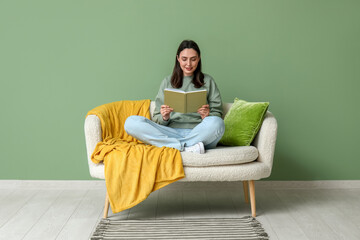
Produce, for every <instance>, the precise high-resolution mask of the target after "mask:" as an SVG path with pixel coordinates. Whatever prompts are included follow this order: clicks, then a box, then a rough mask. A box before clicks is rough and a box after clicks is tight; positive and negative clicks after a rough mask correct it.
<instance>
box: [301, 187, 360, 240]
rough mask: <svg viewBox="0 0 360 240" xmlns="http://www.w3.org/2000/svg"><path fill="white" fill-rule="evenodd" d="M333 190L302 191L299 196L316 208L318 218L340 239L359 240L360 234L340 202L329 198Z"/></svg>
mask: <svg viewBox="0 0 360 240" xmlns="http://www.w3.org/2000/svg"><path fill="white" fill-rule="evenodd" d="M331 191H333V190H332V189H318V190H316V191H314V190H302V191H301V194H300V193H298V196H299V197H301V198H303V199H304V200H305V201H306V202H307V204H308V205H311V204H312V205H313V206H314V211H315V213H317V215H318V218H320V219H321V220H322V221H323V222H325V223H326V224H327V225H329V226H330V228H331V229H333V231H334V232H335V233H336V235H337V236H338V239H346V240H358V239H360V232H359V229H358V228H357V226H356V225H355V224H354V223H353V222H352V221H351V220H350V219H349V218H348V217H347V216H345V214H344V212H343V211H342V210H340V209H339V208H338V207H337V205H338V203H337V202H338V201H337V200H334V199H331V198H330V197H329V192H331Z"/></svg>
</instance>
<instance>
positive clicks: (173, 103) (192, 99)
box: [164, 88, 207, 113]
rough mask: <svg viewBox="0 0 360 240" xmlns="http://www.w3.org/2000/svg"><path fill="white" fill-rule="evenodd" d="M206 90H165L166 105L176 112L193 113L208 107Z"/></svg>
mask: <svg viewBox="0 0 360 240" xmlns="http://www.w3.org/2000/svg"><path fill="white" fill-rule="evenodd" d="M206 93H207V91H206V90H198V91H190V92H184V91H182V90H178V89H172V88H165V89H164V104H165V105H168V106H170V107H171V108H173V109H174V112H180V113H192V112H197V110H198V109H199V108H200V107H202V105H206V95H207V94H206Z"/></svg>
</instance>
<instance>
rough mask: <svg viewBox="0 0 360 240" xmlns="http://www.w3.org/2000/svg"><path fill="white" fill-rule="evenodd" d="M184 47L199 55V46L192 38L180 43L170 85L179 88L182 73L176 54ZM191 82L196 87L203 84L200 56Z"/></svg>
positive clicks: (178, 53) (178, 54) (181, 83)
mask: <svg viewBox="0 0 360 240" xmlns="http://www.w3.org/2000/svg"><path fill="white" fill-rule="evenodd" d="M186 48H191V49H194V50H195V51H196V52H197V54H198V55H199V57H200V49H199V46H198V45H197V44H196V42H194V41H192V40H184V41H182V42H181V43H180V45H179V48H178V50H177V53H176V57H175V66H174V70H173V73H172V76H171V85H172V86H173V87H174V88H181V87H182V85H183V77H184V73H183V71H182V69H181V67H180V64H179V62H178V60H177V56H180V52H181V51H182V50H184V49H186ZM192 83H193V84H194V85H195V87H196V88H199V87H201V86H203V85H204V74H203V73H202V72H201V58H200V60H199V63H198V65H197V68H196V69H195V71H194V74H193V78H192Z"/></svg>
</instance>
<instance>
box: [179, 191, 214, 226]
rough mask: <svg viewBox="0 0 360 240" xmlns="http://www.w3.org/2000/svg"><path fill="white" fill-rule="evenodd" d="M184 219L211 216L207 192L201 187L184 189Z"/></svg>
mask: <svg viewBox="0 0 360 240" xmlns="http://www.w3.org/2000/svg"><path fill="white" fill-rule="evenodd" d="M183 201H184V219H186V218H211V217H212V215H211V212H210V207H209V204H208V202H207V198H206V193H205V191H204V190H201V189H199V188H194V189H193V190H191V189H184V190H183Z"/></svg>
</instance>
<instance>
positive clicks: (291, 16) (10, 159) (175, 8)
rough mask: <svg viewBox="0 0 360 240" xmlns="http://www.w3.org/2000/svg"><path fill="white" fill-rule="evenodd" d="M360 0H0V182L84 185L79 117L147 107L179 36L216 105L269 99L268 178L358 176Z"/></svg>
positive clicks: (170, 61)
mask: <svg viewBox="0 0 360 240" xmlns="http://www.w3.org/2000/svg"><path fill="white" fill-rule="evenodd" d="M359 12H360V2H359V1H356V0H353V1H352V0H344V1H339V0H337V1H335V0H329V1H325V0H324V1H321V0H315V1H314V0H303V1H300V0H299V1H292V0H290V1H289V0H274V1H273V0H244V1H241V0H237V1H230V0H228V1H213V0H196V1H193V0H191V1H190V0H185V1H184V0H182V1H173V0H161V1H154V0H144V1H133V0H128V1H118V0H117V1H90V0H87V1H73V0H71V1H69V0H68V1H63V0H62V1H49V0H44V1H38V0H34V1H25V0H24V1H15V0H2V1H1V2H0V66H1V70H0V80H1V88H0V89H1V90H0V98H1V120H0V121H1V122H0V129H1V134H0V138H1V145H0V147H1V166H0V179H91V177H90V176H89V172H88V166H87V159H86V149H85V137H84V130H83V129H84V128H83V125H84V120H85V115H86V113H87V111H89V110H90V109H92V108H94V107H95V106H98V105H101V104H104V103H108V102H113V101H119V100H125V99H126V100H137V99H147V98H150V99H153V98H154V97H155V95H156V93H157V90H158V87H159V84H160V82H161V80H162V79H163V78H164V77H165V76H167V75H168V74H170V73H171V71H172V67H173V64H174V60H175V53H176V50H177V47H178V45H179V43H180V42H181V41H182V40H183V39H193V40H195V41H196V42H197V43H198V44H199V46H200V49H201V51H202V61H203V70H204V72H206V73H208V74H210V75H212V76H213V77H214V79H215V80H216V82H217V84H218V86H219V88H220V91H221V94H222V97H223V100H224V101H226V102H230V101H232V100H233V99H234V98H235V97H238V98H241V99H244V100H248V101H269V102H270V108H269V110H270V111H271V112H273V113H274V115H275V116H276V118H277V119H278V125H279V129H278V141H277V146H276V154H275V159H274V167H273V172H272V175H271V177H270V178H269V179H271V180H330V179H332V180H337V179H343V180H346V179H349V180H350V179H360V174H359V169H360V161H359V154H358V149H359V148H358V146H357V143H358V142H359V141H358V139H359V136H360V131H359V129H360V127H359V123H358V121H359V119H360V114H359V111H358V102H359V94H358V91H359V89H360V84H359V80H360V25H359V23H360V14H359Z"/></svg>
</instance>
